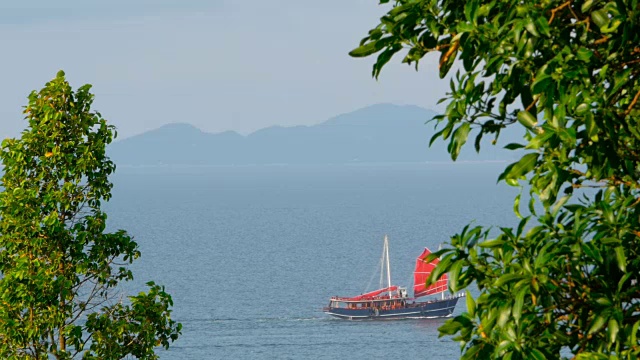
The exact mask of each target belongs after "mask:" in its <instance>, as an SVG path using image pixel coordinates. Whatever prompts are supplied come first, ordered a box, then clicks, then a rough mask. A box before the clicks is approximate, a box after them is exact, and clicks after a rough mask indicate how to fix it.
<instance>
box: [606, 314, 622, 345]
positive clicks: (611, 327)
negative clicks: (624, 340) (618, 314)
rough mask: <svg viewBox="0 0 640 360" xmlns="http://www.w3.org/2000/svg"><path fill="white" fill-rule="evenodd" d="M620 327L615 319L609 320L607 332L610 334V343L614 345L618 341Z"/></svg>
mask: <svg viewBox="0 0 640 360" xmlns="http://www.w3.org/2000/svg"><path fill="white" fill-rule="evenodd" d="M619 330H620V327H619V326H618V322H617V321H616V320H615V319H613V318H612V319H609V324H608V326H607V332H608V333H609V342H610V343H614V342H615V341H616V337H617V336H618V331H619Z"/></svg>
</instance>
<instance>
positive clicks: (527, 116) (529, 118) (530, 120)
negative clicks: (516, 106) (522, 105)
mask: <svg viewBox="0 0 640 360" xmlns="http://www.w3.org/2000/svg"><path fill="white" fill-rule="evenodd" d="M518 121H519V122H520V124H522V125H524V127H526V128H527V129H532V128H533V127H534V126H536V125H538V120H536V118H535V117H534V116H533V115H531V113H530V112H528V111H520V112H518Z"/></svg>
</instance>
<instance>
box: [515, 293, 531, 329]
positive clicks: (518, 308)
mask: <svg viewBox="0 0 640 360" xmlns="http://www.w3.org/2000/svg"><path fill="white" fill-rule="evenodd" d="M528 291H529V288H528V287H526V286H525V287H523V288H522V289H520V290H519V291H518V293H517V294H516V297H515V300H514V302H513V311H512V313H513V318H514V319H516V321H519V320H520V317H521V316H522V308H523V306H524V298H525V295H527V292H528Z"/></svg>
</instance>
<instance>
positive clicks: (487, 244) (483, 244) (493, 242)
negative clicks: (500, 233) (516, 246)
mask: <svg viewBox="0 0 640 360" xmlns="http://www.w3.org/2000/svg"><path fill="white" fill-rule="evenodd" d="M503 244H504V240H501V239H493V240H489V241H483V242H481V243H479V244H478V246H480V247H483V248H494V247H498V246H502V245H503Z"/></svg>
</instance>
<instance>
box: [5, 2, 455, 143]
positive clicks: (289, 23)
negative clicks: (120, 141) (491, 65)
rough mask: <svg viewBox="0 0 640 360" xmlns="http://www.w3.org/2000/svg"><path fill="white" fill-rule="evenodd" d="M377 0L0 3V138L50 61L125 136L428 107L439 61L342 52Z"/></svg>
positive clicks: (377, 9)
mask: <svg viewBox="0 0 640 360" xmlns="http://www.w3.org/2000/svg"><path fill="white" fill-rule="evenodd" d="M384 10H385V7H381V6H379V5H378V4H377V1H375V0H324V1H311V0H272V1H264V0H245V1H240V0H109V1H87V0H55V1H51V0H20V1H3V2H2V3H1V4H0V44H2V60H0V64H2V66H0V138H4V137H5V136H14V135H17V134H19V132H20V131H21V130H22V129H23V128H24V127H25V125H26V122H25V121H24V120H23V116H22V106H24V105H26V97H27V95H28V94H29V92H30V91H31V90H34V89H40V88H41V87H42V86H43V85H44V84H45V83H46V82H47V81H48V80H50V79H51V78H53V77H54V76H55V74H56V72H57V71H58V70H59V69H62V70H64V71H65V72H66V73H67V77H68V79H69V80H70V81H71V83H72V85H73V86H74V87H78V86H80V85H82V84H85V83H90V84H93V92H94V93H95V94H96V101H95V105H94V108H95V109H96V110H98V111H100V112H101V113H102V114H103V116H104V117H105V118H107V119H108V120H109V121H110V122H111V123H112V124H114V125H116V126H117V127H118V131H119V134H120V137H121V138H122V137H127V136H131V135H134V134H137V133H140V132H143V131H146V130H149V129H153V128H156V127H159V126H161V125H163V124H167V123H172V122H188V123H191V124H194V125H196V126H197V127H199V128H201V129H203V130H205V131H209V132H220V131H225V130H235V131H238V132H240V133H244V134H246V133H249V132H252V131H254V130H257V129H260V128H263V127H267V126H271V125H284V126H290V125H300V124H315V123H318V122H321V121H324V120H326V119H328V118H330V117H332V116H334V115H337V114H340V113H345V112H349V111H352V110H355V109H358V108H360V107H364V106H367V105H371V104H374V103H380V102H391V103H397V104H415V105H420V106H423V107H427V108H435V104H436V102H437V101H438V99H439V98H440V97H441V96H442V95H443V94H444V93H445V91H446V89H447V88H448V82H445V81H442V80H439V79H438V75H437V57H436V56H432V57H429V58H427V60H426V61H425V63H423V64H421V70H420V72H415V70H414V69H413V67H409V66H407V65H404V64H400V63H399V59H398V60H396V61H395V62H394V63H393V64H389V65H388V68H387V69H386V71H384V72H383V74H382V76H381V77H380V80H379V81H377V82H376V81H375V80H373V79H372V78H371V63H372V60H373V59H364V60H363V59H353V58H351V57H349V56H348V55H347V53H348V52H349V50H351V49H352V48H353V47H355V46H356V45H357V44H358V42H359V41H360V39H361V38H362V37H363V36H364V35H366V33H367V31H368V30H369V29H370V28H372V27H373V26H375V25H377V24H378V22H377V20H378V18H379V17H380V16H381V15H382V14H383V13H384Z"/></svg>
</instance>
